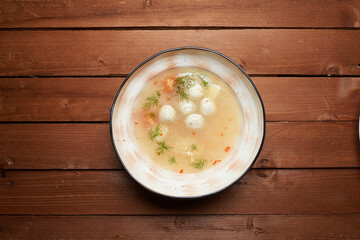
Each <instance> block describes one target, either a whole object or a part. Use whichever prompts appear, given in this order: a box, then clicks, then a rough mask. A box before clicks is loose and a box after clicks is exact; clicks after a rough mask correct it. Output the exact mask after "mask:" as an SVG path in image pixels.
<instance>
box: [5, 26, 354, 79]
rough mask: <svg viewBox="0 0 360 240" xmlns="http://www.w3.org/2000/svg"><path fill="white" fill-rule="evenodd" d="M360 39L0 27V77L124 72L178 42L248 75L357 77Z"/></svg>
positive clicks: (334, 33)
mask: <svg viewBox="0 0 360 240" xmlns="http://www.w3.org/2000/svg"><path fill="white" fill-rule="evenodd" d="M359 39H360V31H356V30H312V29H308V30H297V29H295V30H294V29H247V30H153V31H149V30H146V31H137V30H134V31H129V30H124V31H114V30H110V31H1V32H0V75H1V76H24V75H35V76H36V75H42V76H54V75H67V76H70V75H108V74H127V73H129V72H130V71H131V70H132V69H133V68H134V67H135V66H136V65H137V64H139V63H140V62H142V61H143V60H145V59H147V58H148V57H150V56H152V55H153V54H155V53H157V52H159V51H162V50H165V49H169V48H174V47H181V46H198V47H205V48H210V49H214V50H217V51H220V52H222V53H223V54H225V55H228V56H229V57H230V58H232V59H233V60H234V61H236V62H237V63H239V64H240V65H242V66H243V67H244V68H245V70H246V71H247V72H248V73H249V74H307V75H343V74H345V75H360V68H359V67H358V64H360V41H359ZM224 43H226V44H224Z"/></svg>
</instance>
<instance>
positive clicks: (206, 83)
mask: <svg viewBox="0 0 360 240" xmlns="http://www.w3.org/2000/svg"><path fill="white" fill-rule="evenodd" d="M198 76H199V78H200V80H201V82H202V84H203V85H204V88H205V90H209V82H208V81H206V80H205V78H204V77H203V76H202V75H200V74H198Z"/></svg>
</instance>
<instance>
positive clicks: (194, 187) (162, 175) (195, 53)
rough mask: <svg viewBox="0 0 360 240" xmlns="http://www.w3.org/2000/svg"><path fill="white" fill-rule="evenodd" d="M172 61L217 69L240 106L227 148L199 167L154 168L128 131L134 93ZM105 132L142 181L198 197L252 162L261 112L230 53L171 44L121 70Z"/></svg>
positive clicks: (234, 178)
mask: <svg viewBox="0 0 360 240" xmlns="http://www.w3.org/2000/svg"><path fill="white" fill-rule="evenodd" d="M176 67H198V68H202V69H205V70H207V71H210V72H213V73H215V74H217V75H218V76H220V77H221V78H222V79H223V80H224V81H225V82H226V83H227V84H228V85H229V86H230V87H231V88H232V90H233V91H234V93H235V94H236V96H237V98H238V100H239V103H240V106H241V108H242V118H243V119H242V120H243V121H242V123H243V124H242V130H241V134H240V135H239V137H238V141H237V144H236V146H235V147H234V149H233V151H231V152H230V154H229V155H228V157H227V158H226V159H224V160H223V161H222V162H221V163H220V164H218V165H215V166H214V167H212V168H210V169H208V170H206V171H203V172H200V173H195V174H179V173H174V172H170V171H167V170H164V169H162V168H160V167H159V166H158V165H156V164H155V163H154V162H153V161H152V160H151V159H150V158H149V157H148V156H147V155H146V154H144V153H143V152H142V151H141V149H140V147H139V146H138V144H137V141H136V139H135V136H134V133H133V124H132V122H133V121H132V115H133V109H134V106H135V101H136V98H137V96H138V95H139V94H140V92H141V91H142V89H143V88H144V86H145V85H146V83H147V82H148V81H150V80H151V79H152V78H153V77H155V76H156V75H158V74H159V73H160V72H162V71H165V70H167V69H170V68H176ZM110 132H111V138H112V142H113V145H114V149H115V151H116V153H117V155H118V157H119V159H120V161H121V163H122V165H123V166H124V168H125V169H126V171H127V172H128V173H129V174H130V175H131V176H132V177H133V178H134V179H135V180H136V181H137V182H138V183H140V184H141V185H142V186H144V187H145V188H147V189H149V190H150V191H153V192H156V193H159V194H161V195H164V196H169V197H176V198H195V197H203V196H207V195H210V194H214V193H217V192H219V191H221V190H224V189H225V188H227V187H229V186H230V185H232V184H233V183H235V182H236V181H238V180H239V179H240V178H241V177H242V176H244V175H245V174H246V172H247V171H248V170H249V169H250V168H251V166H252V165H253V164H254V162H255V160H256V158H257V156H258V155H259V152H260V150H261V147H262V144H263V141H264V137H265V112H264V106H263V103H262V101H261V98H260V96H259V93H258V91H257V89H256V88H255V86H254V83H253V82H252V81H251V79H250V77H249V76H248V75H247V74H246V73H245V72H244V70H243V69H242V68H241V67H240V66H239V65H237V64H236V63H235V62H233V61H232V60H231V59H229V58H228V57H226V56H224V55H223V54H221V53H218V52H215V51H213V50H209V49H202V48H193V47H186V48H177V49H170V50H166V51H163V52H160V53H158V54H155V55H154V56H152V57H150V58H149V59H147V60H146V61H144V62H142V63H141V64H140V65H139V66H137V67H136V68H135V69H134V70H133V71H132V72H131V73H130V74H129V75H128V76H127V78H126V79H125V81H124V82H123V84H122V85H121V87H120V89H119V90H118V92H117V94H116V97H115V99H114V103H113V105H112V109H111V117H110Z"/></svg>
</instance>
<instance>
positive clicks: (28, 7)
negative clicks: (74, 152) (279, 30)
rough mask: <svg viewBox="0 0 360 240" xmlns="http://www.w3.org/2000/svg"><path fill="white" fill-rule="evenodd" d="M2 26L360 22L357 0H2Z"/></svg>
mask: <svg viewBox="0 0 360 240" xmlns="http://www.w3.org/2000/svg"><path fill="white" fill-rule="evenodd" d="M0 8H1V9H2V11H1V12H0V27H3V28H19V27H21V28H25V27H26V28H27V27H30V28H31V27H36V28H39V27H46V28H56V27H61V28H64V27H70V28H71V27H80V28H83V27H143V26H146V27H149V26H155V27H163V26H165V27H174V26H217V27H359V25H360V23H359V15H358V10H359V8H360V4H359V2H358V1H356V0H346V1H335V0H319V1H317V2H316V4H312V3H309V2H308V1H306V0H296V1H291V2H286V1H279V0H275V1H266V0H259V1H256V2H254V1H251V0H244V1H236V0H226V1H221V2H214V1H210V2H209V1H185V0H180V1H176V2H174V1H171V0H164V1H155V0H147V1H144V0H141V1H140V0H137V1H129V0H126V1H116V0H107V1H101V0H89V1H87V2H86V4H84V3H83V2H82V1H81V0H69V1H61V0H48V1H41V0H34V1H26V0H20V1H2V2H1V3H0Z"/></svg>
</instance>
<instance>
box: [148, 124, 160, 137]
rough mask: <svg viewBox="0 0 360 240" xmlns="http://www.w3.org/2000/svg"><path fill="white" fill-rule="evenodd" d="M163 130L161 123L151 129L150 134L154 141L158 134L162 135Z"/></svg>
mask: <svg viewBox="0 0 360 240" xmlns="http://www.w3.org/2000/svg"><path fill="white" fill-rule="evenodd" d="M161 132H162V130H161V127H160V125H159V124H158V125H157V126H156V127H155V128H154V129H150V131H149V133H148V135H149V138H150V139H151V141H154V139H155V138H156V137H157V136H160V134H161Z"/></svg>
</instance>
